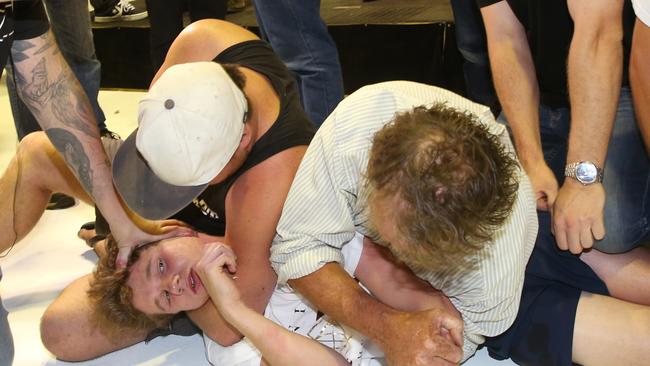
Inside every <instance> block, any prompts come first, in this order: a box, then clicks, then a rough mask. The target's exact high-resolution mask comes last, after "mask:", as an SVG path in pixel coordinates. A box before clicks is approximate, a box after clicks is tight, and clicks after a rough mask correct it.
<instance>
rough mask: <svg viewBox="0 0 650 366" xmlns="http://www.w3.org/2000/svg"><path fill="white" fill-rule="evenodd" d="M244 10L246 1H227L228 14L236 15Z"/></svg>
mask: <svg viewBox="0 0 650 366" xmlns="http://www.w3.org/2000/svg"><path fill="white" fill-rule="evenodd" d="M244 9H246V0H228V8H227V12H228V13H238V12H240V11H243V10H244Z"/></svg>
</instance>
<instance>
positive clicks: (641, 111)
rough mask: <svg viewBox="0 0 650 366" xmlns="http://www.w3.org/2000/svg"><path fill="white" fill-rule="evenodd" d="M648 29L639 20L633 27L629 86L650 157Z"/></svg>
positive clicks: (649, 53) (649, 51)
mask: <svg viewBox="0 0 650 366" xmlns="http://www.w3.org/2000/svg"><path fill="white" fill-rule="evenodd" d="M648 55H650V27H648V26H647V25H646V24H645V23H643V22H641V21H640V20H639V19H637V20H636V24H635V25H634V36H633V38H632V54H631V56H630V86H631V87H632V97H633V98H634V111H635V112H636V118H637V121H638V123H639V128H640V129H641V133H642V135H643V140H644V142H645V146H646V150H647V151H648V154H649V155H650V67H648Z"/></svg>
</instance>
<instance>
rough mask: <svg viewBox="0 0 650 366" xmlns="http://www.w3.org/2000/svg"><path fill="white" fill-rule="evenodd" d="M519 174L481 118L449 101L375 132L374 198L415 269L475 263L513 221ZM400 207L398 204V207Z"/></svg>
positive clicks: (371, 160) (372, 158)
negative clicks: (381, 202)
mask: <svg viewBox="0 0 650 366" xmlns="http://www.w3.org/2000/svg"><path fill="white" fill-rule="evenodd" d="M517 169H519V166H518V163H517V161H516V159H515V157H514V155H513V154H512V153H509V152H508V151H506V149H505V147H504V146H503V144H501V143H500V142H499V140H498V137H497V136H495V135H493V134H491V133H490V132H488V130H487V127H486V126H484V125H483V124H482V123H480V122H479V121H478V120H477V117H476V116H474V115H472V114H469V113H464V112H460V111H458V110H456V109H453V108H450V107H448V106H447V105H445V104H444V103H442V104H435V105H433V106H432V107H425V106H420V107H416V108H415V109H413V110H411V111H408V112H404V113H400V114H397V115H396V116H395V118H394V120H393V121H392V122H391V123H389V124H387V125H386V126H384V127H383V128H382V129H381V130H380V131H379V132H377V133H376V134H375V136H374V138H373V143H372V148H371V151H370V157H369V161H368V169H367V173H366V178H367V181H366V184H367V185H369V188H370V192H372V193H371V196H370V199H375V198H380V199H381V198H384V199H385V198H388V199H391V198H392V199H395V198H396V199H397V200H398V201H397V202H399V204H398V205H397V206H395V205H394V206H391V210H392V211H391V212H390V213H389V215H390V217H392V219H393V222H394V224H395V227H396V233H397V235H400V236H401V237H402V238H403V242H405V243H408V245H409V247H408V252H409V253H407V256H406V257H407V258H408V260H407V259H405V258H404V256H403V254H404V253H402V255H400V253H398V252H396V253H395V254H396V255H397V256H398V257H400V258H401V259H402V260H403V261H405V262H407V264H409V265H410V266H411V267H412V268H414V269H426V270H432V269H436V270H444V269H446V268H449V267H450V266H459V265H467V264H470V263H469V260H470V259H471V258H472V255H473V254H475V253H476V252H478V251H479V250H481V249H482V248H483V247H484V246H485V245H486V244H487V243H489V242H490V240H491V239H492V237H493V235H494V233H495V232H496V230H497V229H498V228H499V227H500V226H501V225H502V224H503V223H504V222H505V220H506V219H507V218H508V216H509V215H510V212H511V210H512V206H513V204H514V201H515V199H516V197H517V190H518V186H519V185H518V181H517V179H516V175H515V172H516V170H517ZM393 202H395V201H393Z"/></svg>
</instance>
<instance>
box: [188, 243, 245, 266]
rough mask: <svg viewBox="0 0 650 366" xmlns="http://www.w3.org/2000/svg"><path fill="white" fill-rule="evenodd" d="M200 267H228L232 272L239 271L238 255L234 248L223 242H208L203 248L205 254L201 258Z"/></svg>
mask: <svg viewBox="0 0 650 366" xmlns="http://www.w3.org/2000/svg"><path fill="white" fill-rule="evenodd" d="M197 266H198V267H200V268H202V269H203V270H205V271H208V270H210V269H215V268H217V269H219V270H221V269H222V267H224V266H225V267H226V268H227V269H228V271H229V272H230V273H235V272H236V271H237V256H236V255H235V252H233V250H232V248H230V247H229V246H228V245H226V244H223V243H208V244H206V245H205V248H204V250H203V256H202V258H201V259H200V260H199V262H198V264H197Z"/></svg>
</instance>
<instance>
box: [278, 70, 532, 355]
mask: <svg viewBox="0 0 650 366" xmlns="http://www.w3.org/2000/svg"><path fill="white" fill-rule="evenodd" d="M438 102H446V103H447V105H448V106H450V107H453V108H456V109H458V110H464V111H468V112H470V113H473V114H475V115H477V116H478V117H479V120H480V121H481V123H484V124H486V125H487V126H488V128H489V131H490V132H491V133H494V134H495V135H498V136H499V137H500V141H501V142H502V143H503V144H504V145H506V146H507V149H509V151H511V152H512V153H513V154H514V148H513V147H512V143H511V142H510V139H509V136H508V133H507V131H506V129H505V127H504V126H502V125H500V124H498V123H496V122H495V121H494V118H493V116H492V114H491V113H490V110H489V109H488V108H487V107H485V106H482V105H479V104H476V103H473V102H471V101H469V100H467V99H465V98H463V97H461V96H459V95H456V94H454V93H451V92H449V91H447V90H444V89H440V88H437V87H433V86H429V85H424V84H419V83H414V82H407V81H392V82H385V83H380V84H375V85H370V86H366V87H363V88H361V89H359V90H358V91H356V92H355V93H353V94H352V95H350V96H348V97H347V98H345V99H344V100H343V101H342V102H341V103H340V104H339V106H338V107H337V108H336V110H334V112H332V114H331V115H330V116H329V117H328V119H327V120H326V121H325V123H324V124H323V125H322V126H321V127H320V129H319V130H318V132H317V133H316V136H315V137H314V139H313V141H312V142H311V144H310V146H309V148H308V150H307V153H306V154H305V156H304V158H303V161H302V163H301V164H300V168H299V169H298V172H297V174H296V177H295V180H294V182H293V185H292V186H291V190H290V192H289V195H288V197H287V200H286V202H285V205H284V209H283V211H282V217H281V219H280V222H279V224H278V228H277V235H276V237H275V239H274V241H273V245H272V247H271V262H272V265H273V267H274V269H275V271H276V272H277V273H278V281H279V282H280V283H284V282H286V281H287V280H289V279H295V278H300V277H303V276H306V275H308V274H310V273H312V272H315V271H317V270H318V269H319V268H320V267H322V266H323V265H324V264H326V263H328V262H339V263H340V262H342V260H343V257H342V256H341V247H342V246H343V245H344V244H345V243H347V242H348V241H349V240H351V239H352V237H353V236H354V232H355V231H358V232H360V233H362V234H364V235H367V236H369V237H371V238H376V237H377V236H376V234H375V233H372V232H371V230H370V228H369V225H368V218H367V198H368V192H366V189H365V188H364V186H365V185H364V176H365V170H366V167H367V163H368V153H369V150H370V146H371V143H372V138H373V135H374V134H375V132H376V131H378V130H379V129H380V128H381V127H383V126H384V125H385V124H386V123H388V122H389V121H391V120H392V119H393V117H394V116H395V113H397V112H402V111H406V110H410V109H412V108H413V107H415V106H420V105H432V104H434V103H438ZM518 179H519V194H518V197H517V200H516V202H515V204H514V206H513V211H512V214H511V215H510V217H509V218H508V220H507V221H506V223H505V224H504V225H503V227H502V228H501V229H500V230H499V232H498V233H496V235H495V239H494V242H493V243H491V245H487V246H485V247H484V249H483V250H482V251H481V252H480V253H479V255H478V258H477V259H478V265H476V266H474V267H473V268H472V269H467V268H457V269H454V270H449V271H445V272H440V271H435V270H432V271H428V272H418V273H417V275H418V276H420V277H421V278H423V279H425V280H427V281H429V282H430V283H431V285H432V286H433V287H435V288H437V289H439V290H441V291H443V292H444V293H445V295H447V296H448V297H449V299H450V300H451V302H452V303H453V304H454V306H455V307H456V309H458V311H459V312H460V313H461V314H462V317H463V320H464V322H465V334H464V335H465V342H464V357H463V360H466V359H467V358H469V357H470V356H471V355H472V354H474V352H475V351H476V347H477V345H479V344H481V343H483V342H484V340H485V339H484V336H496V335H498V334H500V333H502V332H504V331H505V330H506V329H508V327H509V326H510V325H511V324H512V322H513V321H514V319H515V316H516V315H517V310H518V307H519V300H520V295H521V289H522V285H523V280H524V270H525V268H526V263H527V262H528V257H529V256H530V253H531V251H532V249H533V246H534V242H535V238H536V235H537V215H536V212H535V199H534V195H533V192H532V189H531V186H530V182H529V181H528V178H527V177H526V176H525V174H524V172H523V169H520V170H519V173H518Z"/></svg>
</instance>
